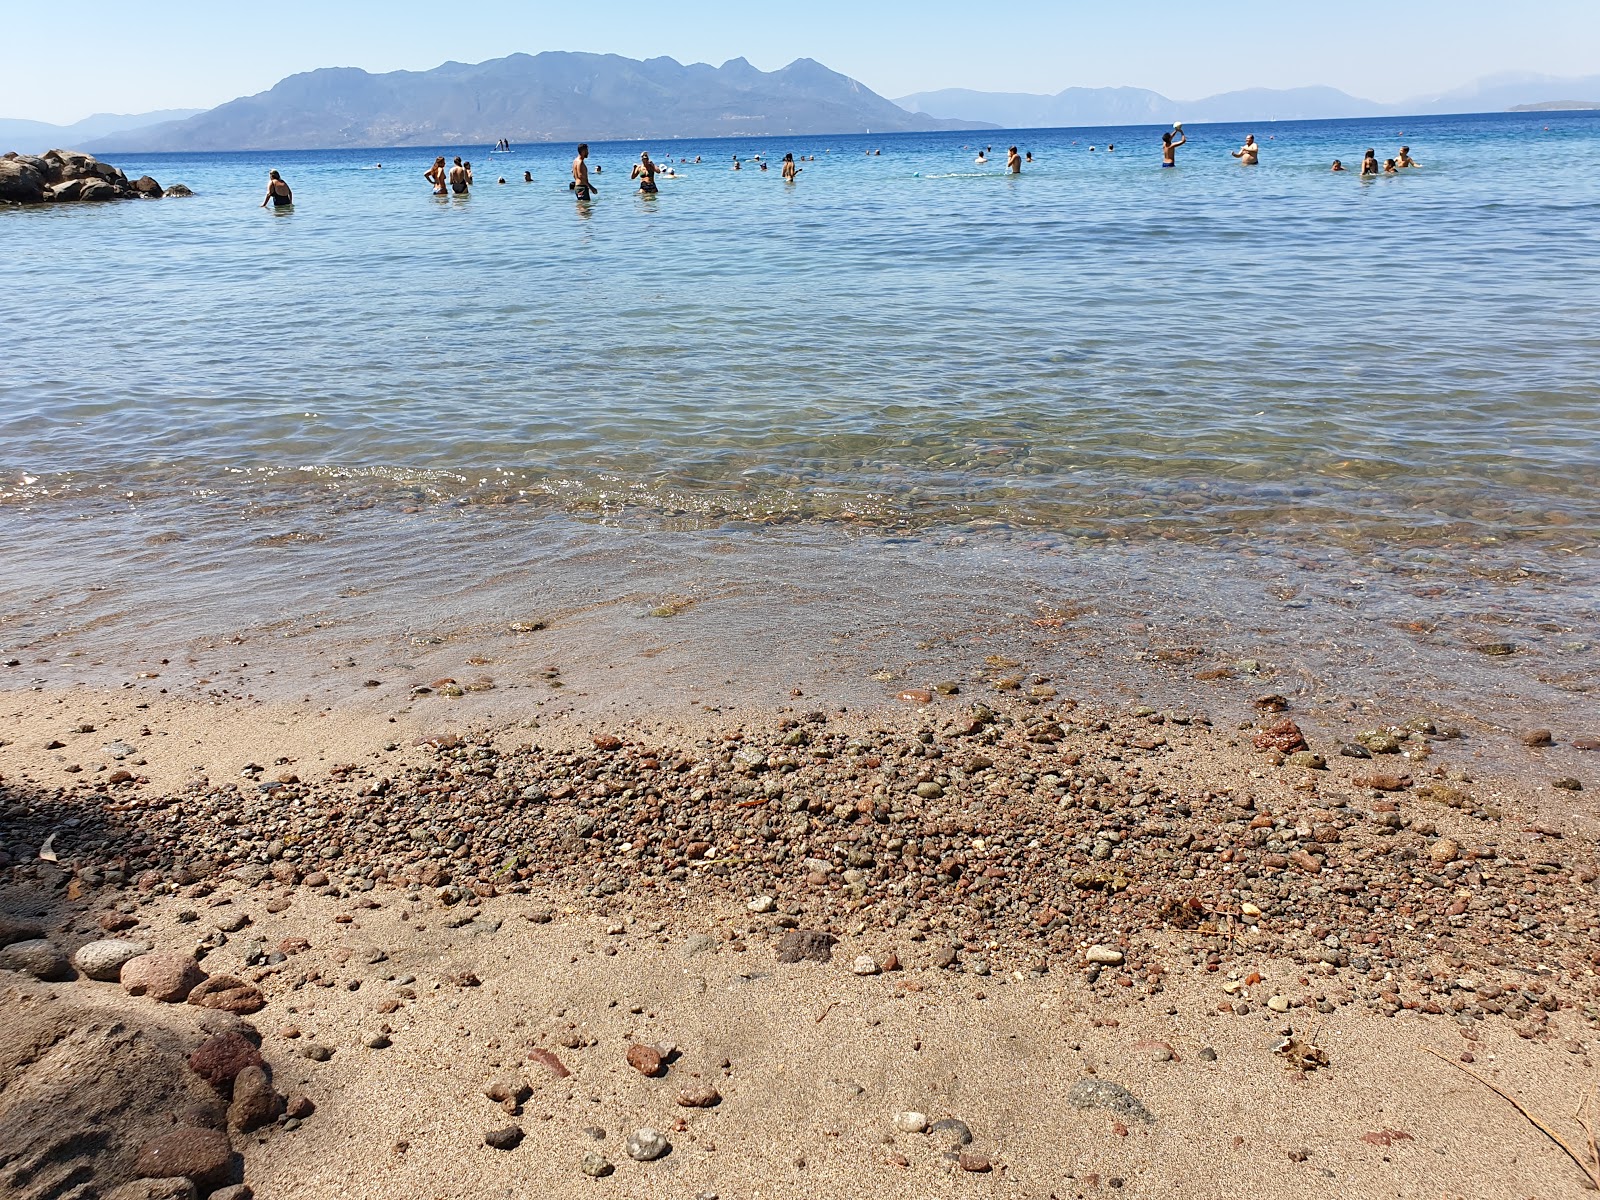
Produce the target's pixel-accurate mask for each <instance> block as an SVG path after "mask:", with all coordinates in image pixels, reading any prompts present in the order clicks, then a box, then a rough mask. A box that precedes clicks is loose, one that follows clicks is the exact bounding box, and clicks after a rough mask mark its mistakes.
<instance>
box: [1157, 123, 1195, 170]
mask: <svg viewBox="0 0 1600 1200" xmlns="http://www.w3.org/2000/svg"><path fill="white" fill-rule="evenodd" d="M1188 144H1189V135H1188V134H1187V133H1184V132H1183V130H1181V129H1180V130H1179V131H1178V140H1177V141H1173V140H1172V135H1171V134H1170V133H1163V134H1162V135H1161V165H1162V166H1163V167H1175V166H1177V165H1178V147H1179V146H1187V145H1188Z"/></svg>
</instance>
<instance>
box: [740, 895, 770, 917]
mask: <svg viewBox="0 0 1600 1200" xmlns="http://www.w3.org/2000/svg"><path fill="white" fill-rule="evenodd" d="M745 907H746V908H748V909H749V910H750V911H751V912H753V913H769V912H772V911H773V910H774V909H775V908H777V907H778V902H777V901H776V900H774V899H773V898H772V897H771V896H757V897H756V898H755V899H754V900H752V901H750V903H749V904H747V905H745Z"/></svg>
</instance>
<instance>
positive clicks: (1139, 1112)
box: [1067, 1079, 1155, 1125]
mask: <svg viewBox="0 0 1600 1200" xmlns="http://www.w3.org/2000/svg"><path fill="white" fill-rule="evenodd" d="M1067 1102H1068V1103H1069V1104H1071V1105H1072V1106H1073V1107H1074V1108H1103V1109H1105V1110H1106V1111H1107V1112H1112V1113H1115V1114H1116V1115H1117V1116H1119V1117H1127V1118H1128V1119H1129V1120H1134V1121H1143V1122H1144V1123H1145V1124H1147V1125H1151V1124H1154V1123H1155V1117H1154V1116H1153V1115H1152V1114H1151V1112H1150V1110H1149V1109H1148V1108H1146V1107H1145V1106H1144V1105H1143V1104H1141V1103H1140V1102H1139V1100H1138V1098H1137V1097H1136V1096H1134V1094H1133V1093H1132V1092H1130V1091H1129V1090H1128V1089H1127V1088H1125V1087H1123V1086H1122V1085H1121V1084H1118V1083H1112V1082H1111V1081H1110V1080H1106V1079H1080V1080H1078V1082H1077V1083H1075V1084H1073V1085H1072V1090H1071V1091H1070V1092H1068V1093H1067Z"/></svg>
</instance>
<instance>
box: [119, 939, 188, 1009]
mask: <svg viewBox="0 0 1600 1200" xmlns="http://www.w3.org/2000/svg"><path fill="white" fill-rule="evenodd" d="M205 977H206V973H205V972H204V971H202V970H201V969H200V964H199V963H198V962H196V961H195V960H194V958H193V957H191V956H190V955H187V954H175V953H172V952H170V951H160V950H158V951H155V952H154V953H151V954H141V955H140V956H139V957H138V958H130V959H129V960H128V961H127V962H125V963H123V964H122V986H123V987H124V988H125V989H127V992H128V994H129V995H131V996H149V997H150V998H151V999H152V1000H159V1001H161V1002H162V1003H163V1004H178V1003H180V1002H182V1001H183V1000H186V999H187V998H188V996H189V993H190V992H192V991H194V989H195V985H196V984H198V983H199V982H200V981H201V980H203V979H204V978H205Z"/></svg>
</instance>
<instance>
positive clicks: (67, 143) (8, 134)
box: [0, 108, 205, 154]
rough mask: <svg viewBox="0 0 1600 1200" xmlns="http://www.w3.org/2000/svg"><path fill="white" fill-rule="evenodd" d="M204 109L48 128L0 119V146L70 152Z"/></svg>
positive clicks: (113, 116) (102, 116) (106, 117)
mask: <svg viewBox="0 0 1600 1200" xmlns="http://www.w3.org/2000/svg"><path fill="white" fill-rule="evenodd" d="M202 112H205V109H203V108H169V109H164V110H162V111H160V112H147V113H135V114H132V115H126V116H124V115H121V114H118V113H95V115H94V116H92V117H85V118H84V119H83V120H81V121H79V122H77V123H76V124H73V125H50V124H47V123H46V122H44V121H15V120H7V119H4V118H0V146H3V147H5V149H7V150H19V151H21V152H22V153H24V154H42V153H43V152H44V151H46V150H72V149H76V148H78V147H79V146H80V145H83V144H85V143H87V142H89V141H91V140H93V139H95V138H103V137H106V136H107V135H108V134H113V133H121V132H122V131H123V130H126V129H140V128H143V127H144V126H146V125H154V124H156V123H158V122H161V121H181V120H183V119H184V118H186V117H192V116H194V115H195V114H197V113H202Z"/></svg>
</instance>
